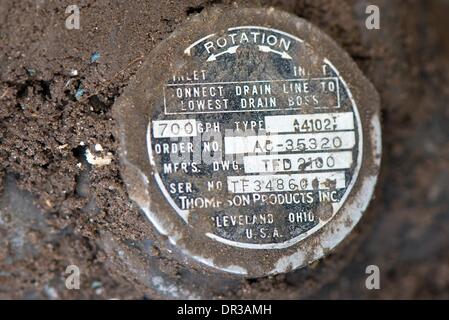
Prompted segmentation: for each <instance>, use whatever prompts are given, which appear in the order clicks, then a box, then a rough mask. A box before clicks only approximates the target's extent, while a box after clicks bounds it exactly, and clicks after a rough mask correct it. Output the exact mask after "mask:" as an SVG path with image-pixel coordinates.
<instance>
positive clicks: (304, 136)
mask: <svg viewBox="0 0 449 320" xmlns="http://www.w3.org/2000/svg"><path fill="white" fill-rule="evenodd" d="M114 112H115V115H116V118H117V120H118V122H119V128H118V136H119V138H120V146H121V149H120V150H121V159H122V162H123V172H122V174H123V177H124V180H125V182H126V184H127V186H128V190H129V194H130V197H131V198H132V199H133V200H134V201H135V202H137V204H138V205H139V206H140V207H141V208H142V210H143V211H144V212H145V214H146V216H147V217H148V218H149V220H150V221H151V223H152V224H153V225H154V226H155V228H156V229H157V230H158V232H159V233H160V234H162V235H164V236H166V237H167V238H168V240H169V242H170V245H171V246H173V248H174V249H175V250H179V252H180V253H181V254H182V256H183V257H188V258H190V259H187V260H186V262H187V263H195V262H199V263H200V265H203V266H208V267H212V268H214V269H219V270H222V271H226V272H229V273H233V274H239V275H243V276H247V277H257V276H264V275H269V274H276V273H281V272H286V271H289V270H291V269H295V268H298V267H301V266H304V265H305V264H307V263H310V262H312V261H314V260H316V259H319V258H320V257H322V256H323V255H325V254H326V253H327V252H329V251H330V250H332V249H333V248H334V247H335V246H336V245H337V244H338V243H339V242H341V241H342V240H343V239H344V238H345V236H346V235H347V234H348V233H349V232H350V231H351V230H352V228H353V227H354V225H355V224H356V223H357V222H358V221H359V219H360V217H361V216H362V213H363V211H364V210H365V208H366V206H367V205H368V202H369V200H370V198H371V196H372V193H373V189H374V185H375V181H376V178H377V173H378V169H379V165H380V153H381V140H380V124H379V117H378V115H379V98H378V95H377V93H376V91H375V89H374V88H373V86H372V85H371V84H370V83H369V81H368V80H367V79H366V78H365V77H364V76H363V75H362V73H361V72H360V70H359V69H358V68H357V66H356V65H355V63H354V62H353V61H352V60H351V58H350V57H349V56H348V54H347V53H345V52H344V51H343V50H342V49H341V48H339V47H338V46H337V45H336V44H335V43H334V42H333V41H332V40H331V39H330V38H329V37H327V36H326V35H325V34H323V33H322V32H321V31H319V30H318V29H317V28H316V27H314V26H312V25H311V24H310V23H308V22H307V21H305V20H303V19H300V18H298V17H295V16H292V15H290V14H287V13H284V12H280V11H276V10H274V9H239V10H235V11H227V12H222V11H220V10H219V9H213V10H210V11H206V12H203V13H202V14H200V15H198V16H196V17H194V18H192V19H191V20H190V21H188V22H187V23H186V24H185V25H183V26H182V27H181V28H180V29H179V30H177V31H176V32H174V33H173V34H172V35H171V36H170V37H169V38H167V39H166V40H165V41H163V42H162V43H161V44H159V45H158V47H157V48H156V49H154V50H153V52H152V53H151V56H150V57H149V58H148V61H147V62H146V63H145V65H144V66H143V67H142V68H141V70H140V71H139V73H138V74H137V76H136V78H135V79H134V80H133V81H132V83H130V85H129V86H128V88H127V89H126V91H125V93H124V94H123V96H122V97H121V98H120V99H119V100H118V101H117V103H116V104H115V106H114Z"/></svg>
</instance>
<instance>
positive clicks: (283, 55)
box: [258, 46, 292, 60]
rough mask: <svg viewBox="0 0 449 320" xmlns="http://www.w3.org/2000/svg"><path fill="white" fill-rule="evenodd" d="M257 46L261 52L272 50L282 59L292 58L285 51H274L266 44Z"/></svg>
mask: <svg viewBox="0 0 449 320" xmlns="http://www.w3.org/2000/svg"><path fill="white" fill-rule="evenodd" d="M258 47H259V51H261V52H272V53H275V54H277V55H280V56H281V57H282V58H283V59H290V60H291V59H292V57H291V56H290V55H289V54H288V53H287V52H285V51H282V52H281V51H276V50H273V49H271V48H270V47H268V46H258Z"/></svg>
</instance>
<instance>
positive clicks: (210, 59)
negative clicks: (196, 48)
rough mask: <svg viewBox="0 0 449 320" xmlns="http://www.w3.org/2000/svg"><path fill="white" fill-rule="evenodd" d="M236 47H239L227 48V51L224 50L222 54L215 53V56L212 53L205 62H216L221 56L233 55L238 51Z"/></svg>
mask: <svg viewBox="0 0 449 320" xmlns="http://www.w3.org/2000/svg"><path fill="white" fill-rule="evenodd" d="M238 47H240V46H232V47H229V48H228V49H227V50H225V51H223V52H220V53H217V54H214V53H212V54H211V55H210V56H209V58H207V61H209V62H210V61H215V60H217V58H218V57H219V56H222V55H224V54H227V53H228V54H234V53H236V52H237V49H238Z"/></svg>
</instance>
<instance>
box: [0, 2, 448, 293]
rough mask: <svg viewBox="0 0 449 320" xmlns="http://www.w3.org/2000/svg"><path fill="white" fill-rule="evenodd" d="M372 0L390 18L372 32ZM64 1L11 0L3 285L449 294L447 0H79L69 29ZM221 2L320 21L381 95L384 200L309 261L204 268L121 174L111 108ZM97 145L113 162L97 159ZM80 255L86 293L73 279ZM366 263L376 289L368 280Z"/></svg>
mask: <svg viewBox="0 0 449 320" xmlns="http://www.w3.org/2000/svg"><path fill="white" fill-rule="evenodd" d="M372 2H374V3H376V4H378V5H379V6H380V10H381V29H380V30H372V31H368V30H367V29H366V28H365V17H366V15H365V8H366V6H367V5H368V4H371V3H372ZM69 4H72V3H69V2H66V1H51V2H49V1H44V0H39V1H31V0H30V1H11V0H2V1H1V2H0V163H1V166H0V181H2V182H1V183H0V192H1V195H0V298H33V299H65V298H85V299H91V298H99V299H102V298H105V299H109V298H120V299H130V298H136V299H142V298H147V299H153V298H164V297H165V298H167V297H168V298H183V297H184V298H203V297H206V298H222V297H228V298H269V299H273V298H361V299H363V298H449V241H448V240H449V223H447V222H448V220H449V200H448V197H447V190H448V187H449V129H448V128H449V127H448V126H447V122H448V121H449V111H448V109H447V103H448V101H449V99H448V97H449V89H448V87H447V85H446V84H447V82H448V80H449V79H448V77H449V72H448V71H449V65H448V59H447V56H448V54H449V33H448V30H449V25H448V21H447V19H446V15H447V13H449V2H448V1H444V0H433V1H425V0H421V1H419V0H415V1H401V2H399V1H369V2H368V1H356V0H351V1H349V0H347V1H325V0H318V1H307V0H302V1H301V0H300V1H293V0H284V1H238V2H236V3H234V2H231V1H192V0H184V1H176V2H173V1H133V3H132V5H130V4H129V3H128V2H126V1H97V2H90V1H78V5H79V7H80V12H81V29H80V30H67V29H66V28H65V18H66V17H67V16H68V15H67V14H66V13H65V9H66V7H67V6H68V5H69ZM212 5H221V6H242V7H243V6H245V7H248V6H251V7H261V6H275V7H276V8H279V9H282V10H285V11H288V12H291V13H294V14H297V15H298V16H300V17H303V18H305V19H307V20H309V21H311V22H312V23H314V24H315V25H317V26H318V27H320V28H321V29H322V30H323V31H324V32H326V33H327V34H329V35H330V36H331V37H332V38H333V39H334V40H335V41H336V42H337V43H339V44H340V45H341V46H342V47H343V48H344V49H345V50H346V51H347V52H348V53H349V54H350V55H351V56H352V57H353V59H354V60H355V61H356V62H357V64H358V65H359V67H360V68H361V69H362V71H363V72H364V73H365V75H366V76H367V77H368V78H369V79H370V80H371V81H372V82H373V83H374V85H375V87H376V88H377V90H378V91H379V94H380V95H381V98H382V125H383V146H384V148H383V160H382V172H381V177H380V181H379V183H378V187H377V192H376V197H375V199H374V200H373V202H372V203H371V205H370V208H369V209H368V211H367V212H366V214H365V216H364V217H363V219H362V221H361V222H360V224H359V225H358V226H357V228H356V230H355V231H354V232H353V233H352V234H351V236H350V237H348V238H347V239H346V240H345V241H344V244H343V245H341V246H339V247H338V248H337V249H336V250H335V251H334V252H333V253H332V254H331V255H330V256H328V257H327V258H325V259H324V260H322V261H320V262H318V263H315V264H313V265H311V266H310V267H308V268H305V269H302V270H298V271H295V272H292V273H288V274H285V275H280V276H276V277H270V278H261V279H249V280H241V279H228V278H225V277H223V278H220V277H218V278H213V279H212V278H209V280H207V281H205V280H204V279H208V278H207V275H206V276H204V278H203V275H202V274H201V273H199V272H197V271H196V270H189V269H187V268H186V267H184V266H183V264H182V263H180V262H179V261H177V260H176V259H174V258H173V257H172V255H171V253H170V252H168V251H167V250H165V249H164V246H163V245H162V243H159V242H158V241H155V240H154V239H156V238H155V237H154V231H153V230H152V229H151V226H150V225H149V223H148V222H147V221H146V220H145V218H144V217H143V215H142V214H141V213H140V212H139V210H138V209H137V207H136V206H135V205H134V204H133V203H132V202H130V200H129V198H128V195H127V192H126V189H125V187H124V185H123V182H122V179H121V176H120V165H119V161H118V158H117V156H118V155H117V141H116V139H115V136H114V134H113V133H114V128H115V122H114V119H113V118H112V112H111V107H112V105H113V103H114V101H115V100H116V99H117V98H118V97H119V96H120V95H121V93H122V91H123V88H124V87H126V85H127V84H128V83H129V80H130V78H131V77H133V75H134V74H135V73H136V71H137V70H139V67H140V66H141V64H142V62H143V61H144V60H145V57H147V56H149V55H150V54H151V50H152V49H153V48H154V47H155V46H156V45H157V44H158V43H160V42H161V41H162V40H163V39H164V38H166V37H167V36H168V35H169V34H170V33H171V32H172V31H174V30H175V29H176V28H177V26H179V25H180V24H181V23H182V22H183V21H185V20H186V19H187V18H188V17H189V16H190V15H193V14H196V13H198V12H200V11H202V10H203V9H204V8H208V7H210V6H212ZM96 52H98V53H99V57H98V55H97V56H95V55H94V54H95V53H96ZM95 57H96V58H95ZM93 60H96V61H93ZM73 70H77V75H75V74H74V72H73ZM80 89H83V91H81V90H80ZM96 144H99V145H101V146H102V149H103V150H102V151H99V152H96V153H95V154H96V155H97V156H99V157H106V156H111V157H112V161H111V163H110V164H107V165H103V166H93V165H91V164H89V163H88V162H87V160H86V156H85V155H86V150H87V149H89V150H90V151H91V152H95V145H96ZM108 153H110V154H108ZM72 264H74V265H77V266H78V267H79V269H80V271H81V288H80V290H68V289H66V287H65V277H66V276H67V275H66V274H65V270H66V268H67V266H69V265H72ZM371 264H375V265H377V266H379V268H380V271H381V290H372V291H370V290H367V289H366V287H365V279H366V277H367V275H366V273H365V268H366V267H367V266H368V265H371ZM206 282H207V283H206Z"/></svg>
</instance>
